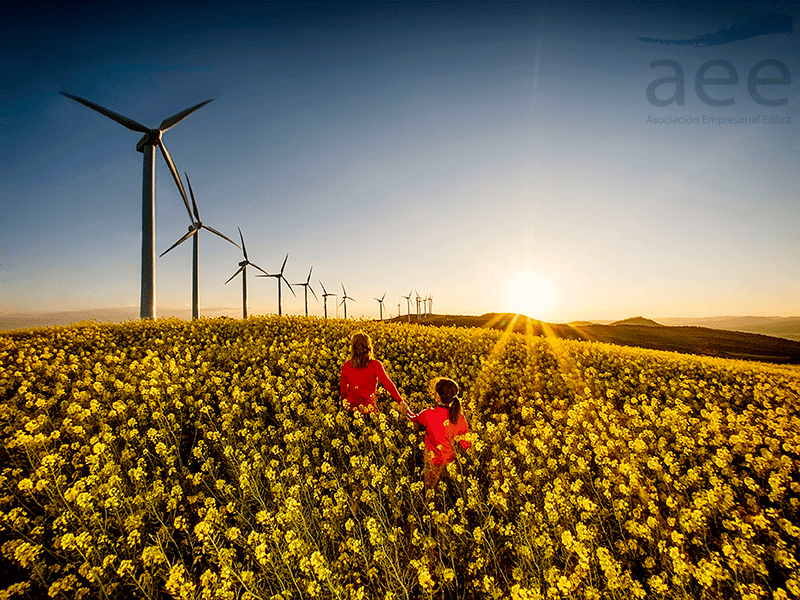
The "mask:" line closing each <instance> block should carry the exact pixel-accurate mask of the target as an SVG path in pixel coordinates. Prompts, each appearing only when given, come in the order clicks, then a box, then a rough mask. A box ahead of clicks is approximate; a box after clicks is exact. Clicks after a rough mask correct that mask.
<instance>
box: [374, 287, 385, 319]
mask: <svg viewBox="0 0 800 600" xmlns="http://www.w3.org/2000/svg"><path fill="white" fill-rule="evenodd" d="M384 298H386V292H383V296H381V297H380V299H379V298H373V300H377V301H378V305H379V306H380V309H381V321H383V299H384Z"/></svg>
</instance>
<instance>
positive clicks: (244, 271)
mask: <svg viewBox="0 0 800 600" xmlns="http://www.w3.org/2000/svg"><path fill="white" fill-rule="evenodd" d="M236 229H239V239H241V240H242V254H243V255H244V260H243V261H242V262H240V263H239V270H238V271H236V273H234V274H233V275H231V278H230V279H228V281H230V280H231V279H233V278H234V277H236V276H237V275H238V274H239V273H241V274H242V319H246V318H247V265H250V266H251V267H255V268H256V269H258V270H259V271H261V272H262V273H264V275H269V273H267V272H266V271H265V270H264V269H262V268H261V267H259V266H258V265H257V264H255V263H251V262H250V261H249V260H248V258H247V248H245V245H244V236H243V235H242V230H241V229H240V228H239V227H237V228H236ZM228 281H226V282H225V283H226V284H227V283H228Z"/></svg>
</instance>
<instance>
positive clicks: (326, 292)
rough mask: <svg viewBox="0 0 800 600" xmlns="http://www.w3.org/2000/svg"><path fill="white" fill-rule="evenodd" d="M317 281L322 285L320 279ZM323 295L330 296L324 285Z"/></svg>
mask: <svg viewBox="0 0 800 600" xmlns="http://www.w3.org/2000/svg"><path fill="white" fill-rule="evenodd" d="M317 281H319V284H320V285H322V281H320V280H319V279H317ZM322 293H323V294H325V295H326V296H327V295H328V290H326V289H325V286H324V285H322Z"/></svg>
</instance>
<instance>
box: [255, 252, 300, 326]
mask: <svg viewBox="0 0 800 600" xmlns="http://www.w3.org/2000/svg"><path fill="white" fill-rule="evenodd" d="M287 260H289V253H288V252H287V253H286V258H284V259H283V265H281V272H280V273H278V274H276V275H270V274H269V273H267V274H266V275H256V277H274V278H275V279H277V280H278V316H281V315H282V314H283V313H282V311H281V281H284V282H286V285H288V286H289V291H290V292H292V295H293V296H294V297H297V294H295V293H294V290H293V289H292V284H291V283H289V281H288V280H287V279H286V277H284V276H283V269H284V268H286V261H287Z"/></svg>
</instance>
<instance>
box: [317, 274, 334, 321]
mask: <svg viewBox="0 0 800 600" xmlns="http://www.w3.org/2000/svg"><path fill="white" fill-rule="evenodd" d="M317 281H319V279H317ZM319 285H320V286H321V287H322V305H323V308H324V309H325V318H326V319H327V318H328V296H333V297H334V298H336V294H329V293H328V290H326V289H325V286H324V285H322V282H321V281H319Z"/></svg>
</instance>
